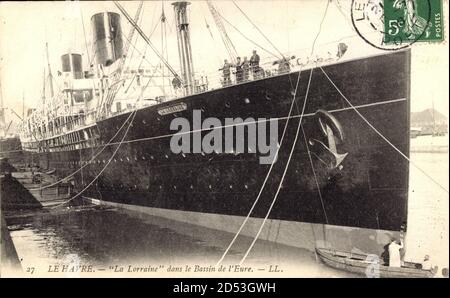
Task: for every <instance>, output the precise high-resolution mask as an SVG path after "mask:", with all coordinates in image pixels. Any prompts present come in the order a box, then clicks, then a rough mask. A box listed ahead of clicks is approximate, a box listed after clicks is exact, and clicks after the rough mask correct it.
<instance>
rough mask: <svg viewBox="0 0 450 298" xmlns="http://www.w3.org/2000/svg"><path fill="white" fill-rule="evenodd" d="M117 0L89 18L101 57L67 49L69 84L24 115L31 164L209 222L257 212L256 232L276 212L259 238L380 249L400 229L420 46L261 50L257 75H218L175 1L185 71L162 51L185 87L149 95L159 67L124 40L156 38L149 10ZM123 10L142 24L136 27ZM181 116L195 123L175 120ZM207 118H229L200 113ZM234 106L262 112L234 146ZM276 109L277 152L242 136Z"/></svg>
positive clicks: (231, 221) (114, 197) (122, 201)
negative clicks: (302, 52) (180, 139)
mask: <svg viewBox="0 0 450 298" xmlns="http://www.w3.org/2000/svg"><path fill="white" fill-rule="evenodd" d="M116 5H117V7H118V9H119V10H120V12H121V14H118V13H115V12H101V13H97V14H95V15H93V16H92V18H91V26H92V31H93V36H92V40H93V44H94V48H95V52H96V56H95V61H94V62H93V63H92V67H90V68H89V69H88V70H85V69H83V67H82V65H83V63H82V56H81V55H80V54H78V53H64V54H63V55H62V56H61V61H62V63H61V69H60V71H59V76H58V77H57V78H56V79H58V80H60V82H61V83H60V85H61V86H62V87H61V90H60V91H59V92H56V93H55V94H51V96H50V97H49V98H47V99H45V101H44V103H43V105H42V108H40V109H37V110H35V111H34V112H33V113H31V114H30V115H28V117H27V118H26V119H25V120H24V122H23V129H22V132H21V144H22V147H23V149H24V151H25V159H26V162H27V163H28V162H31V161H33V162H36V163H39V165H40V167H41V169H44V170H45V169H47V170H52V169H55V173H54V174H55V175H57V176H58V177H59V178H60V179H61V181H65V182H67V179H68V178H70V179H71V181H72V182H71V183H73V187H74V189H75V190H76V191H77V192H78V193H81V195H82V196H83V197H85V198H86V199H92V200H93V201H100V202H101V203H102V204H108V205H113V206H118V207H123V208H128V209H132V210H136V211H139V212H144V213H148V214H151V215H155V216H161V217H166V218H170V219H173V220H178V221H182V222H188V223H192V224H197V225H202V226H206V227H209V228H212V229H220V230H225V231H228V232H230V233H236V231H238V229H239V227H240V225H241V224H242V222H243V220H244V219H246V218H248V224H247V225H246V226H245V227H244V228H243V229H242V234H243V235H247V236H251V237H254V235H255V234H256V231H257V230H258V227H259V226H260V224H261V223H263V221H264V222H266V220H265V217H267V220H268V224H267V225H266V226H265V227H264V229H263V230H262V234H261V238H263V239H267V240H270V241H276V242H280V243H284V244H287V245H293V246H297V247H303V248H308V249H311V250H312V251H314V249H315V247H316V246H318V244H317V243H318V242H325V243H328V244H329V245H331V246H332V247H335V248H336V249H339V250H343V251H350V250H352V249H354V248H356V249H358V250H360V251H362V252H367V253H375V254H379V253H381V251H382V250H383V246H384V245H385V244H386V243H388V242H389V240H390V239H391V237H392V236H393V235H397V234H398V233H399V231H400V228H401V226H402V224H403V223H404V222H406V220H407V218H406V214H407V201H408V175H409V164H408V161H407V160H405V159H403V158H400V157H399V153H398V152H397V151H396V150H395V149H394V148H393V147H392V146H395V148H397V149H398V150H399V151H401V152H402V153H403V154H404V155H405V156H409V145H410V135H409V134H410V124H409V111H410V64H411V63H410V59H411V57H410V56H411V53H410V50H399V51H395V52H386V53H381V54H377V55H372V56H368V57H360V58H355V59H344V58H345V45H342V44H340V43H337V44H336V45H333V48H334V49H335V50H336V51H337V52H338V54H337V55H334V56H329V57H305V58H304V59H303V58H301V59H300V58H299V56H298V55H296V54H292V53H290V54H289V55H286V56H285V57H288V58H287V59H286V60H287V61H288V62H287V64H284V67H280V65H281V63H278V64H276V63H274V62H273V58H272V59H271V61H270V62H269V63H268V64H264V63H263V60H264V59H261V63H260V64H259V65H258V67H257V68H253V69H252V70H251V71H249V72H248V76H244V77H241V78H239V77H237V78H235V77H234V76H233V77H231V79H230V80H229V81H228V80H221V81H217V82H218V84H216V85H214V82H213V80H212V77H213V76H209V77H208V76H202V77H198V76H197V74H196V73H195V72H194V61H193V60H192V49H191V44H190V35H191V34H195V32H191V31H190V27H189V21H188V15H187V7H188V3H187V2H184V1H179V2H175V3H173V8H174V18H175V29H176V33H177V40H178V50H179V60H180V68H181V72H180V73H177V72H176V71H175V70H174V68H173V67H171V66H170V64H169V62H168V61H167V60H166V59H165V58H164V55H162V54H161V53H159V54H160V55H159V57H160V61H161V62H162V63H163V64H164V65H165V66H166V71H167V72H166V74H165V75H166V76H168V77H169V80H170V81H171V82H172V87H173V89H175V94H174V96H173V97H169V96H167V95H165V94H164V93H161V94H160V95H159V96H150V95H147V93H146V92H145V91H146V85H145V83H144V80H145V79H148V82H149V83H150V81H151V78H152V76H151V74H150V72H147V71H145V70H143V69H139V68H137V69H134V70H133V69H129V68H127V67H126V62H127V57H128V55H129V51H128V50H129V46H130V45H129V44H126V41H127V40H132V37H133V34H139V35H140V37H142V39H143V40H145V42H146V43H147V44H148V45H149V46H150V47H151V45H152V43H151V40H150V39H149V37H148V36H146V35H145V33H144V32H143V31H142V30H141V29H140V27H139V25H138V23H139V22H138V19H139V15H140V14H139V11H138V12H137V13H136V16H135V17H134V18H133V17H130V15H129V14H128V13H127V12H126V10H125V9H124V8H123V7H122V6H121V5H120V4H118V3H117V4H116ZM195 5H196V4H195V3H194V4H193V5H192V7H194V6H195ZM138 9H140V8H138ZM122 16H125V18H126V20H127V21H128V22H129V23H130V24H131V25H132V29H131V31H130V32H129V33H128V35H127V34H125V33H123V32H122V27H121V22H122ZM161 19H162V20H163V18H161ZM143 22H145V20H143ZM130 37H131V38H130ZM155 52H156V51H155ZM343 57H344V58H343ZM283 59H285V58H283ZM286 60H285V61H286ZM49 73H51V72H50V71H49ZM221 74H222V73H218V74H217V75H221ZM51 81H52V80H50V82H51ZM149 83H147V84H149ZM130 90H135V93H132V92H131V91H130ZM52 93H53V90H52ZM343 94H344V95H347V97H348V99H349V100H350V101H351V103H349V101H347V100H346V99H344V98H343V96H342V95H343ZM130 98H131V99H130ZM198 115H200V119H201V120H200V121H199V120H198V118H196V116H198ZM180 118H182V119H185V120H186V121H187V123H188V124H189V126H190V128H191V129H189V130H188V131H187V132H180V131H178V130H174V129H173V127H172V126H171V123H172V122H173V121H174V119H180ZM208 118H214V119H216V120H217V121H218V122H219V124H220V125H219V126H214V127H212V128H211V127H207V128H205V127H204V126H202V125H201V124H199V123H201V122H202V121H203V120H205V119H208ZM226 119H241V120H243V119H253V120H250V121H247V122H246V121H242V122H239V121H237V122H233V124H232V125H231V127H232V128H233V129H232V131H233V132H235V133H233V134H232V135H233V137H232V138H233V139H232V140H233V142H232V144H234V146H233V145H232V146H231V147H228V148H223V144H225V142H226V141H227V138H226V136H225V135H226V131H225V128H226V126H227V125H226V124H225V123H226V121H227V120H226ZM217 121H216V122H217ZM271 122H277V124H278V126H277V128H276V134H275V135H276V142H275V144H276V148H277V154H276V158H275V159H274V160H273V162H270V163H261V158H263V157H265V156H266V155H267V152H264V153H261V152H258V151H257V150H256V151H255V149H258V146H256V148H255V146H251V145H249V142H246V143H245V146H244V149H245V150H243V151H240V150H238V149H239V148H236V144H237V143H239V142H240V140H238V136H239V135H240V134H239V133H238V131H239V130H240V129H241V128H242V134H241V136H242V135H244V136H248V135H249V134H250V133H251V131H252V130H255V131H256V127H258V129H262V130H266V131H267V132H269V130H270V129H269V126H270V125H269V124H270V123H271ZM368 123H370V125H369V124H368ZM371 126H372V127H371ZM243 127H245V129H244V128H243ZM261 127H262V128H261ZM373 127H375V128H376V130H377V131H378V132H379V133H381V134H382V135H383V136H384V137H385V138H386V139H388V140H389V141H390V142H391V144H388V143H387V142H385V140H384V139H383V138H381V137H380V135H379V134H378V133H377V132H376V131H375V130H374V129H373ZM217 130H220V131H222V132H223V133H222V134H221V135H220V137H218V138H219V139H220V140H222V141H223V142H221V145H220V146H222V148H223V150H212V151H210V152H205V150H199V151H198V152H196V153H192V152H190V153H185V152H174V150H172V147H173V146H172V147H171V142H172V141H173V138H172V137H174V136H175V135H177V136H180V133H181V135H183V134H184V135H186V136H188V137H189V139H190V140H192V143H191V144H190V145H188V148H189V149H192V151H195V148H193V147H194V146H195V145H194V143H195V140H196V138H198V139H201V140H205V138H207V137H208V134H210V133H211V132H212V131H217ZM270 133H272V136H273V135H274V134H273V131H270ZM209 136H211V135H209ZM216 141H218V140H216ZM172 145H173V144H172ZM266 145H267V144H266ZM274 198H276V203H275V204H274V202H275V200H274ZM256 199H258V202H257V204H256V203H255V200H256ZM272 207H273V208H272ZM250 210H251V212H250V213H251V214H249V211H250ZM268 210H269V211H270V212H267V211H268Z"/></svg>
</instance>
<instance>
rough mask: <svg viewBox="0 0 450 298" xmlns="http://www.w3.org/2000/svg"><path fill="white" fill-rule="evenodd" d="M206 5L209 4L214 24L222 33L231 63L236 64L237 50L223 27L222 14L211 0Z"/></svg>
mask: <svg viewBox="0 0 450 298" xmlns="http://www.w3.org/2000/svg"><path fill="white" fill-rule="evenodd" d="M206 3H207V4H208V8H209V10H210V12H211V14H212V16H213V18H214V22H215V23H216V26H217V28H218V30H219V32H220V37H221V38H222V41H223V43H224V45H225V48H226V50H227V52H228V56H230V61H231V62H232V63H233V64H236V57H237V52H236V48H235V47H234V44H233V42H232V41H231V39H230V37H229V36H228V34H227V31H226V30H225V26H224V25H223V22H222V19H221V17H220V14H219V12H218V11H217V9H216V7H215V6H214V5H213V4H212V2H211V1H210V0H207V1H206Z"/></svg>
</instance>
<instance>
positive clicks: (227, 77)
mask: <svg viewBox="0 0 450 298" xmlns="http://www.w3.org/2000/svg"><path fill="white" fill-rule="evenodd" d="M230 67H231V64H230V63H228V60H227V59H225V60H224V61H223V67H222V68H221V69H219V70H221V71H223V83H222V84H223V86H229V85H230V84H231V71H230Z"/></svg>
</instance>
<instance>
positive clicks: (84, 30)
mask: <svg viewBox="0 0 450 298" xmlns="http://www.w3.org/2000/svg"><path fill="white" fill-rule="evenodd" d="M78 7H79V8H80V16H81V24H82V25H83V35H84V44H85V45H86V54H87V58H88V61H89V65H91V62H92V61H91V58H90V55H89V48H88V42H87V38H86V29H85V28H84V19H83V10H82V9H81V5H80V3H78Z"/></svg>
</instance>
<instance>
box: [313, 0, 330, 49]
mask: <svg viewBox="0 0 450 298" xmlns="http://www.w3.org/2000/svg"><path fill="white" fill-rule="evenodd" d="M330 1H331V0H327V6H325V12H324V13H323V16H322V20H321V21H320V25H319V31H318V32H317V35H316V37H315V38H314V41H313V44H312V47H311V56H312V55H313V53H314V47H315V46H316V41H317V38H318V37H319V35H320V32H322V25H323V22H324V21H325V17H326V16H327V11H328V6H330Z"/></svg>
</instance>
